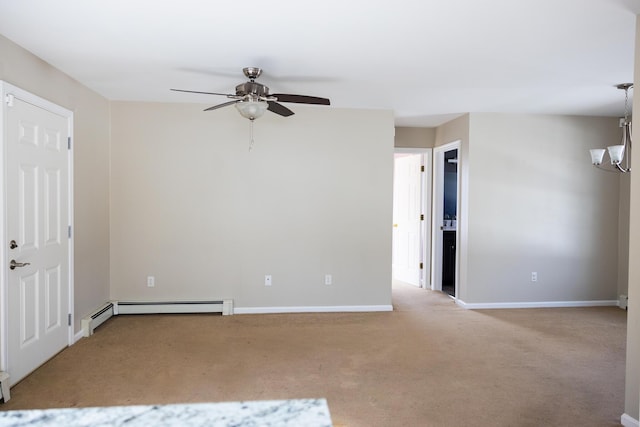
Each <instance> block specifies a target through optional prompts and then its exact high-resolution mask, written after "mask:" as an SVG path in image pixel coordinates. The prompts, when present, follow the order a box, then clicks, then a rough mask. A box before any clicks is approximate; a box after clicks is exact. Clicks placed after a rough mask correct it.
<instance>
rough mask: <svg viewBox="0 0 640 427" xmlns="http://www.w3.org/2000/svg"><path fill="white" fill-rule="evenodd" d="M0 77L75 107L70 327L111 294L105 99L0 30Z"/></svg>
mask: <svg viewBox="0 0 640 427" xmlns="http://www.w3.org/2000/svg"><path fill="white" fill-rule="evenodd" d="M0 79H1V80H4V81H7V82H9V83H11V84H13V85H15V86H18V87H20V88H22V89H24V90H27V91H29V92H31V93H33V94H35V95H38V96H40V97H42V98H45V99H48V100H49V101H52V102H54V103H56V104H58V105H61V106H62V107H65V108H67V109H69V110H71V111H73V113H74V130H73V132H74V162H73V163H74V198H75V210H74V219H75V221H74V241H75V259H74V265H75V267H74V276H75V292H74V303H75V307H74V311H75V324H74V330H75V331H76V332H77V331H79V329H80V319H81V318H82V317H83V316H84V315H86V314H88V313H89V312H90V311H91V310H93V309H95V308H96V307H97V306H98V305H100V304H103V303H104V302H105V301H106V300H107V299H108V296H109V103H108V101H107V100H106V99H104V98H102V97H101V96H99V95H98V94H96V93H95V92H92V91H91V90H89V89H87V88H86V87H84V86H82V85H81V84H79V83H78V82H77V81H75V80H73V79H72V78H70V77H69V76H67V75H66V74H63V73H61V72H60V71H58V70H57V69H55V68H54V67H52V66H50V65H49V64H47V63H46V62H44V61H42V60H41V59H39V58H37V57H36V56H34V55H32V54H31V53H29V52H27V51H26V50H24V49H22V48H21V47H19V46H17V45H16V44H14V43H13V42H11V41H9V40H8V39H6V38H4V37H2V36H0Z"/></svg>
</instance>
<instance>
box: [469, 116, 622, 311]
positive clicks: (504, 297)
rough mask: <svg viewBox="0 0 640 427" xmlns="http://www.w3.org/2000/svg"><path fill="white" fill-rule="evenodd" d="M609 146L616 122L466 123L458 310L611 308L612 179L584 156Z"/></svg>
mask: <svg viewBox="0 0 640 427" xmlns="http://www.w3.org/2000/svg"><path fill="white" fill-rule="evenodd" d="M619 137H620V135H619V128H618V121H617V119H616V118H597V117H570V116H544V115H515V114H484V113H482V114H471V119H470V137H469V159H470V164H471V167H470V170H469V171H468V172H469V182H470V188H469V200H468V203H469V206H468V233H469V234H468V248H467V250H468V260H469V261H468V279H467V282H466V284H465V286H466V288H467V289H466V293H465V295H464V301H465V302H467V303H482V302H541V301H590V300H615V299H617V288H618V284H617V275H618V205H619V203H618V202H619V177H618V175H617V174H611V173H606V172H603V171H600V170H597V169H595V168H593V167H592V166H591V164H590V161H589V154H588V149H589V148H593V147H600V146H603V145H606V144H607V143H608V142H609V141H617V140H618V139H619ZM533 271H535V272H537V273H538V281H537V282H536V283H532V282H531V279H530V278H531V272H533Z"/></svg>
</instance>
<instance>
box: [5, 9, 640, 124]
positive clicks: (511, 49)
mask: <svg viewBox="0 0 640 427" xmlns="http://www.w3.org/2000/svg"><path fill="white" fill-rule="evenodd" d="M636 14H640V1H639V0H482V1H480V0H395V1H382V0H368V1H364V0H316V1H304V0H270V1H256V0H244V1H238V0H215V1H214V0H174V1H168V0H165V1H160V0H56V1H51V0H19V1H18V0H0V34H2V35H4V36H5V37H7V38H9V39H11V40H13V41H14V42H16V43H17V44H19V45H21V46H23V47H24V48H26V49H27V50H29V51H31V52H33V53H34V54H36V55H37V56H39V57H41V58H43V59H44V60H46V61H47V62H49V63H51V64H52V65H54V66H55V67H57V68H59V69H61V70H63V71H64V72H66V73H67V74H69V75H71V76H72V77H74V78H75V79H77V80H79V81H80V82H82V83H84V84H85V85H87V86H88V87H90V88H92V89H93V90H95V91H97V92H98V93H100V94H102V95H104V96H105V97H107V98H109V99H112V100H142V101H162V102H198V103H209V104H211V105H214V104H218V103H221V102H224V101H226V99H225V98H223V97H217V96H211V95H195V94H182V93H177V92H170V91H169V88H173V87H176V88H182V89H190V90H201V91H211V92H223V93H233V92H234V88H235V85H237V84H239V83H242V82H244V81H246V79H245V78H244V76H243V75H242V68H243V67H246V66H258V67H261V68H263V69H264V74H263V76H262V77H260V79H259V81H260V82H261V83H263V84H266V85H267V86H269V87H270V89H271V92H274V93H276V92H280V93H296V94H304V95H312V96H322V97H327V98H330V99H331V102H332V105H333V106H335V107H354V108H375V109H377V108H385V109H393V110H394V111H395V116H396V125H398V126H418V127H430V126H436V125H439V124H441V123H443V122H445V121H447V120H449V119H451V118H453V117H456V116H458V115H459V114H461V113H465V112H519V113H551V114H579V115H610V116H615V115H621V114H622V112H623V109H624V108H623V107H624V96H623V95H624V93H623V92H622V91H619V90H617V89H615V88H614V86H615V85H616V84H618V83H624V82H631V81H633V64H634V40H635V23H636ZM287 106H288V107H290V108H291V109H293V110H294V111H295V104H288V105H287ZM315 108H327V107H315ZM328 108H331V107H328ZM210 114H215V112H211V113H210Z"/></svg>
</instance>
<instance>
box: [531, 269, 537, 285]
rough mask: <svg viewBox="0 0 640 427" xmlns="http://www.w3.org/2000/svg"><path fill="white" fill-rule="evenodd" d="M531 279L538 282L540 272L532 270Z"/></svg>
mask: <svg viewBox="0 0 640 427" xmlns="http://www.w3.org/2000/svg"><path fill="white" fill-rule="evenodd" d="M531 281H532V282H537V281H538V272H537V271H532V272H531Z"/></svg>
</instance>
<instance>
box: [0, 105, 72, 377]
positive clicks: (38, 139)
mask: <svg viewBox="0 0 640 427" xmlns="http://www.w3.org/2000/svg"><path fill="white" fill-rule="evenodd" d="M6 119H7V120H6V135H7V141H6V176H7V180H6V186H7V188H6V197H7V199H6V219H7V229H6V244H7V248H6V250H5V253H6V254H7V265H8V266H10V265H11V262H12V261H15V262H16V263H17V266H16V267H15V268H14V269H9V271H8V278H7V288H8V289H7V295H8V316H7V329H8V340H7V341H8V342H7V346H8V355H7V358H8V360H7V366H8V371H9V374H10V375H11V383H12V384H15V383H16V382H17V381H20V380H21V379H22V378H24V377H25V376H26V375H28V374H29V373H30V372H31V371H33V370H34V369H36V368H37V367H38V366H40V365H41V364H43V363H44V362H46V361H47V360H48V359H50V358H51V357H52V356H54V355H55V354H56V353H58V352H59V351H60V350H62V349H63V348H65V347H66V346H67V345H68V342H69V326H68V316H69V313H70V311H69V236H68V227H69V186H68V184H69V183H68V179H69V173H68V172H69V156H68V146H67V138H68V136H69V121H68V118H66V117H62V116H60V115H58V114H55V113H52V112H50V111H47V110H45V109H43V108H40V107H37V106H35V105H32V104H30V103H27V102H25V101H22V100H20V99H18V98H17V97H16V98H15V99H13V100H12V105H11V106H8V107H7V115H6Z"/></svg>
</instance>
